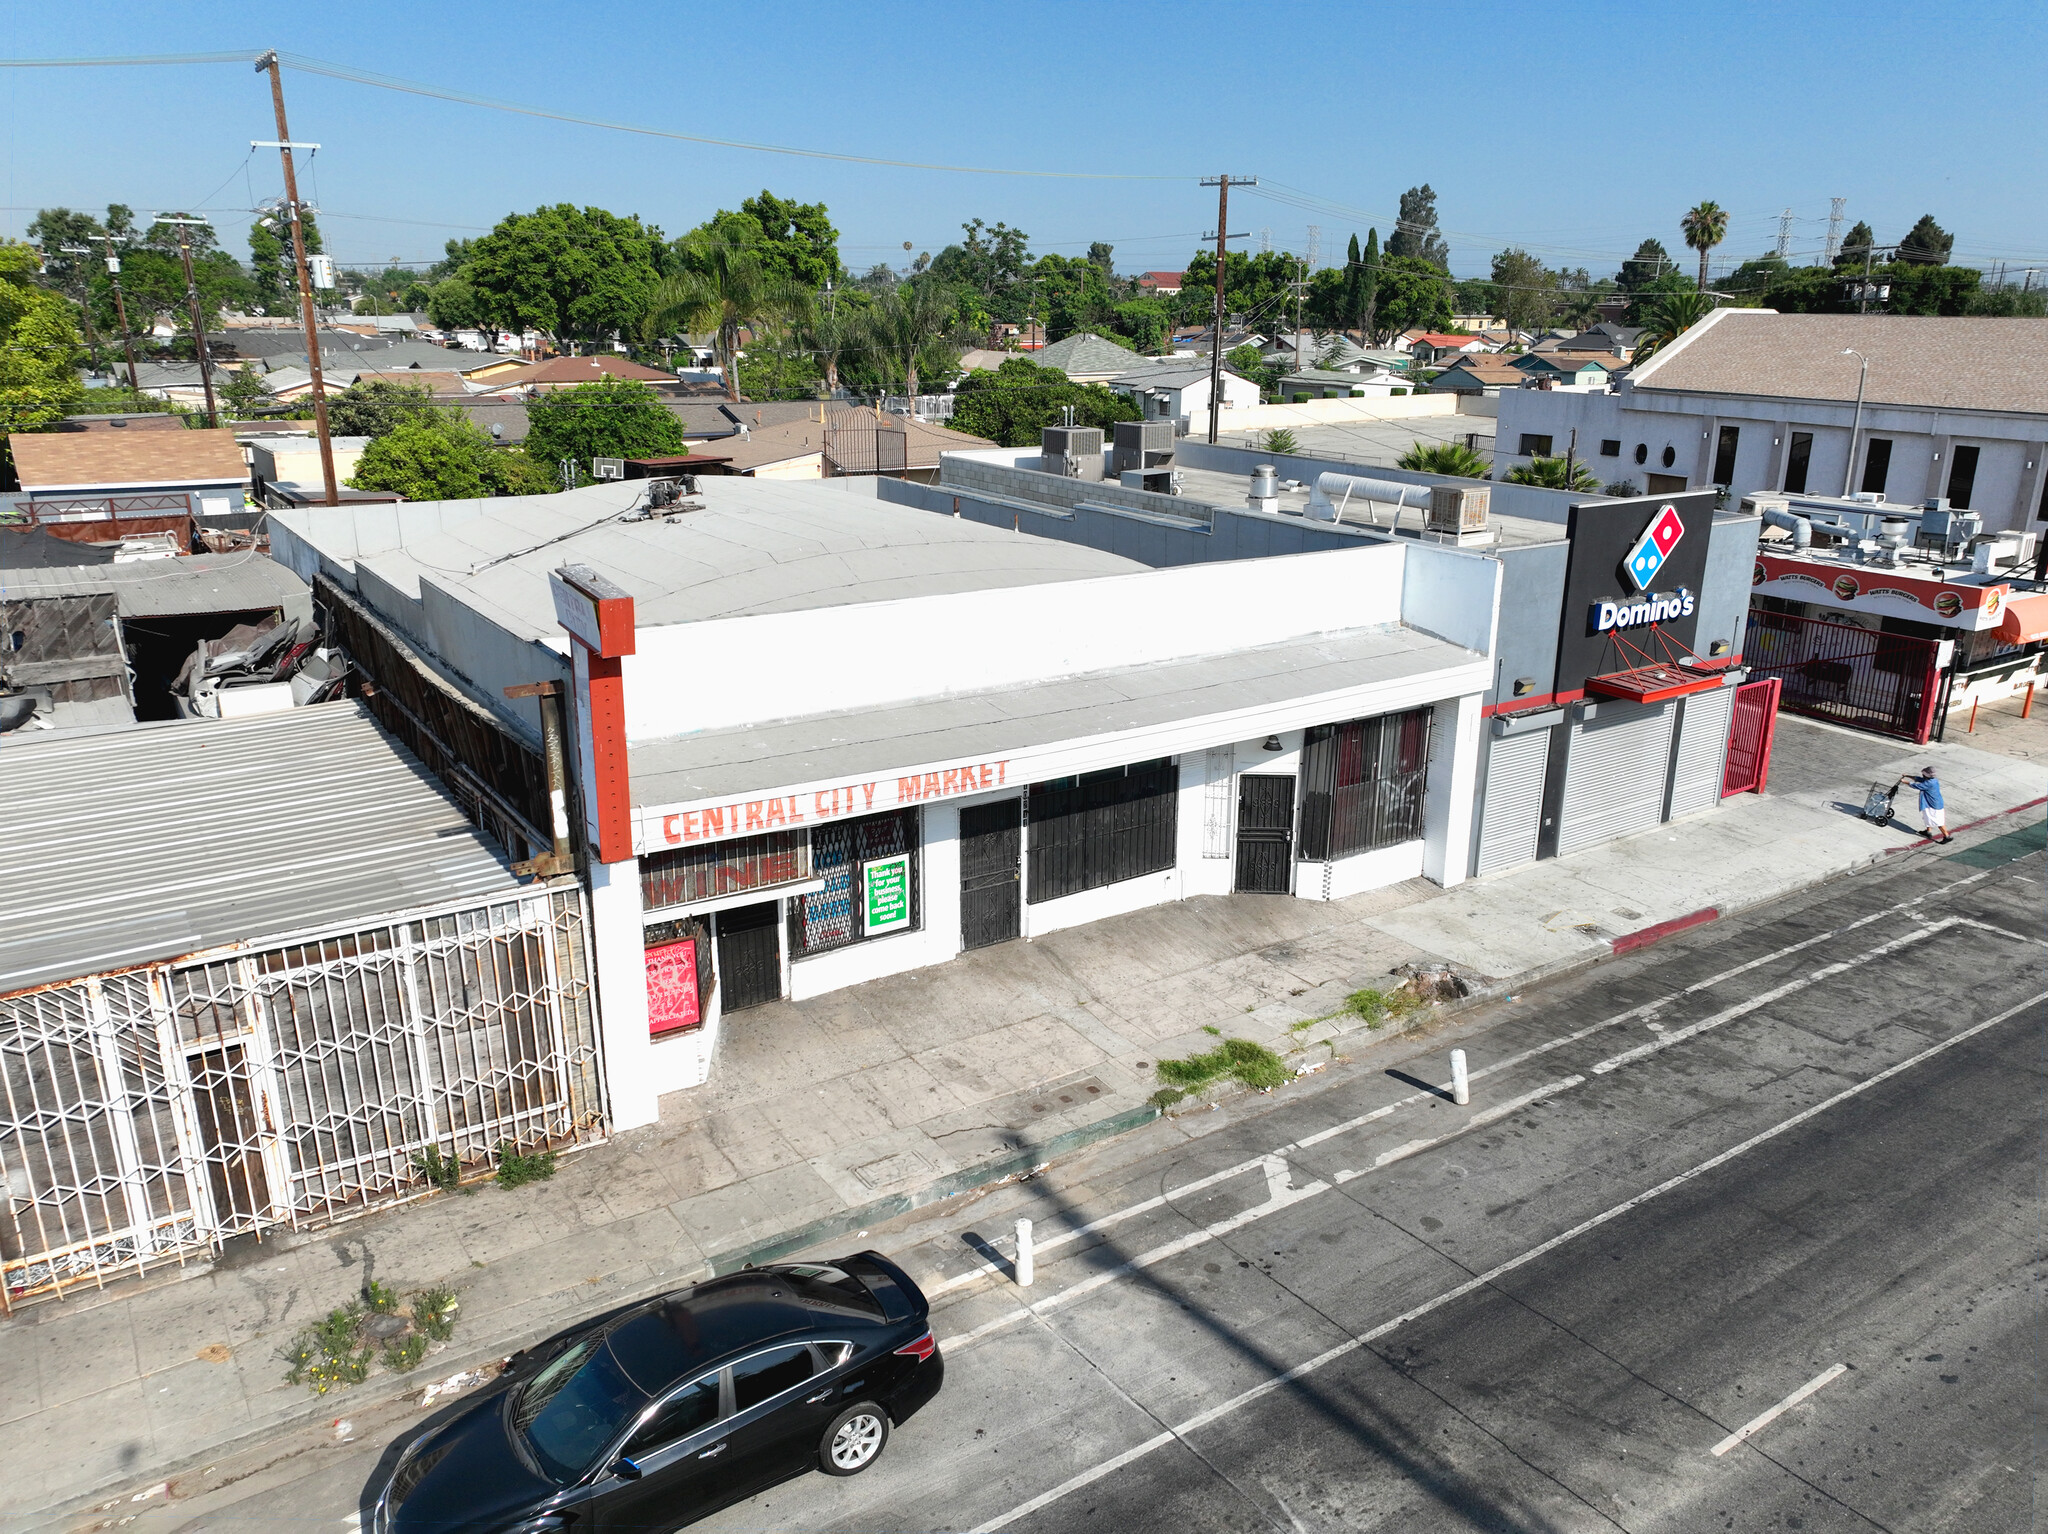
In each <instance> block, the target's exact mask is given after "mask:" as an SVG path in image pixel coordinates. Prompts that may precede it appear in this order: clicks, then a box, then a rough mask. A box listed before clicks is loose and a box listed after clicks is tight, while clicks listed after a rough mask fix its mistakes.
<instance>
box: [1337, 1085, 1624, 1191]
mask: <svg viewBox="0 0 2048 1534" xmlns="http://www.w3.org/2000/svg"><path fill="white" fill-rule="evenodd" d="M1585 1079H1586V1078H1585V1077H1583V1076H1565V1077H1561V1078H1559V1079H1558V1080H1556V1081H1552V1082H1546V1083H1545V1084H1544V1085H1542V1086H1540V1087H1538V1088H1537V1089H1536V1090H1535V1091H1533V1092H1524V1093H1523V1094H1522V1095H1521V1096H1520V1097H1513V1098H1510V1099H1508V1101H1506V1102H1504V1103H1495V1104H1494V1105H1493V1106H1492V1107H1491V1108H1486V1109H1482V1110H1481V1111H1480V1112H1478V1113H1475V1114H1473V1115H1472V1117H1470V1118H1469V1119H1467V1120H1465V1122H1464V1123H1462V1124H1460V1125H1459V1126H1458V1127H1457V1128H1456V1129H1452V1130H1447V1131H1445V1132H1444V1133H1443V1134H1440V1135H1437V1136H1435V1137H1434V1138H1432V1139H1428V1140H1410V1141H1409V1142H1408V1143H1407V1144H1405V1145H1397V1146H1395V1147H1394V1148H1393V1149H1392V1150H1389V1151H1381V1152H1380V1153H1379V1154H1378V1155H1377V1156H1375V1157H1373V1160H1372V1165H1371V1166H1368V1167H1359V1168H1357V1169H1355V1170H1352V1171H1345V1172H1337V1173H1334V1174H1333V1175H1332V1176H1331V1178H1330V1181H1332V1182H1339V1183H1342V1182H1350V1181H1351V1180H1352V1179H1353V1178H1354V1177H1363V1176H1365V1174H1366V1173H1368V1172H1377V1171H1378V1170H1379V1169H1380V1168H1381V1167H1383V1166H1391V1165H1392V1164H1393V1163H1394V1162H1396V1161H1406V1160H1407V1159H1408V1158H1409V1157H1410V1156H1414V1155H1418V1154H1420V1153H1421V1152H1423V1151H1426V1150H1428V1149H1430V1147H1432V1146H1436V1145H1442V1144H1443V1143H1444V1142H1445V1141H1447V1140H1455V1139H1457V1138H1458V1137H1459V1136H1460V1135H1468V1134H1470V1133H1471V1132H1472V1131H1473V1130H1475V1129H1483V1128H1484V1127H1485V1126H1486V1125H1488V1124H1491V1123H1494V1122H1495V1121H1496V1120H1499V1119H1504V1118H1506V1117H1508V1115H1510V1114H1514V1113H1520V1112H1521V1111H1522V1110H1523V1109H1524V1108H1526V1107H1528V1106H1529V1105H1530V1104H1531V1103H1533V1102H1536V1101H1539V1100H1540V1099H1542V1098H1545V1097H1554V1096H1556V1095H1557V1094H1558V1093H1559V1092H1569V1091H1570V1090H1571V1089H1572V1088H1573V1087H1575V1086H1578V1085H1580V1084H1581V1083H1582V1082H1584V1081H1585Z"/></svg>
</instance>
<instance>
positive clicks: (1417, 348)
mask: <svg viewBox="0 0 2048 1534" xmlns="http://www.w3.org/2000/svg"><path fill="white" fill-rule="evenodd" d="M1402 339H1404V340H1406V341H1407V343H1408V345H1407V347H1406V348H1405V349H1406V351H1407V353H1408V355H1409V356H1411V357H1413V358H1414V359H1415V361H1416V362H1417V363H1418V364H1420V365H1422V366H1425V367H1426V366H1428V365H1429V364H1430V363H1433V362H1442V361H1446V360H1448V359H1450V358H1453V357H1461V356H1470V355H1472V354H1473V353H1475V352H1490V351H1492V350H1493V348H1492V347H1491V346H1489V345H1488V344H1487V343H1486V341H1485V340H1484V339H1483V338H1481V337H1479V336H1471V335H1452V334H1450V333H1449V332H1447V331H1436V330H1410V331H1405V332H1403V334H1402Z"/></svg>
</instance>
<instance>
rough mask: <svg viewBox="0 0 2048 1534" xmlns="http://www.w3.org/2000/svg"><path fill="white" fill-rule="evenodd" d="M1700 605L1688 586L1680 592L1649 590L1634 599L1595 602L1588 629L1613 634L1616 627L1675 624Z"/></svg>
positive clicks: (1589, 631)
mask: <svg viewBox="0 0 2048 1534" xmlns="http://www.w3.org/2000/svg"><path fill="white" fill-rule="evenodd" d="M1697 606H1698V601H1697V599H1696V598H1695V597H1694V596H1693V594H1692V591H1691V590H1690V589H1689V588H1688V587H1685V586H1680V587H1679V588H1678V589H1677V590H1676V591H1659V592H1653V593H1646V594H1645V595H1643V596H1640V597H1637V598H1635V599H1633V600H1630V599H1629V598H1626V597H1624V598H1623V599H1622V600H1620V601H1618V602H1595V603H1594V604H1593V610H1592V612H1591V613H1589V614H1588V615H1587V623H1586V632H1587V633H1588V634H1611V633H1613V632H1614V631H1615V630H1616V629H1632V628H1638V627H1640V626H1642V625H1644V624H1650V623H1672V622H1676V621H1677V620H1678V619H1680V618H1690V617H1691V616H1692V615H1693V611H1694V609H1695V608H1696V607H1697Z"/></svg>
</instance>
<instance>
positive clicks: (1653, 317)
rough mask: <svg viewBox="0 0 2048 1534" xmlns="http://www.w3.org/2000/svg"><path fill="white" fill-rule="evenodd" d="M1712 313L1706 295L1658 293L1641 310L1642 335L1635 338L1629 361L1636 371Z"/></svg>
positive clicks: (1710, 303) (1709, 300)
mask: <svg viewBox="0 0 2048 1534" xmlns="http://www.w3.org/2000/svg"><path fill="white" fill-rule="evenodd" d="M1713 310H1714V300H1713V298H1712V297H1711V296H1710V295H1708V294H1706V293H1659V294H1657V295H1656V296H1655V297H1654V298H1653V299H1651V301H1650V302H1649V303H1648V304H1646V305H1645V306H1644V308H1643V313H1642V321H1643V333H1642V334H1641V335H1640V336H1638V337H1637V338H1636V349H1635V355H1634V357H1633V359H1632V361H1633V362H1634V364H1635V365H1636V366H1638V367H1640V366H1642V364H1643V363H1644V362H1646V361H1648V360H1649V359H1650V357H1651V356H1652V355H1653V354H1654V353H1655V352H1656V351H1657V350H1658V349H1659V348H1660V347H1665V346H1669V345H1670V344H1671V343H1672V342H1673V341H1676V340H1677V339H1678V338H1679V337H1680V336H1682V335H1684V334H1685V332H1686V331H1688V330H1690V329H1692V327H1693V326H1695V325H1697V324H1698V323H1699V322H1700V321H1701V320H1703V319H1705V318H1706V317H1707V316H1708V315H1709V314H1711V313H1712V312H1713Z"/></svg>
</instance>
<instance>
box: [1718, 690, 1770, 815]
mask: <svg viewBox="0 0 2048 1534" xmlns="http://www.w3.org/2000/svg"><path fill="white" fill-rule="evenodd" d="M1784 690H1785V684H1784V683H1782V682H1780V681H1779V680H1778V679H1777V678H1776V677H1769V678H1767V679H1765V680H1764V681H1761V682H1744V683H1743V684H1742V685H1741V686H1740V687H1738V688H1736V689H1735V711H1734V714H1733V715H1732V716H1731V717H1730V719H1729V721H1728V765H1727V766H1726V767H1725V768H1724V769H1723V770H1722V773H1721V797H1722V798H1723V799H1725V798H1727V797H1728V796H1729V795H1730V794H1751V793H1754V794H1760V793H1762V792H1763V791H1764V785H1765V784H1766V783H1768V782H1769V781H1770V777H1771V741H1772V739H1773V738H1774V737H1775V736H1776V735H1777V732H1778V698H1779V695H1780V694H1781V693H1782V692H1783V691H1784Z"/></svg>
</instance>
